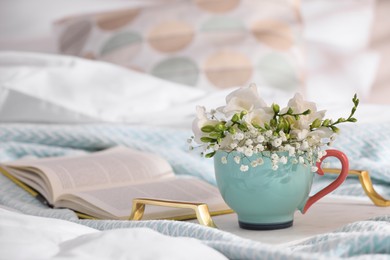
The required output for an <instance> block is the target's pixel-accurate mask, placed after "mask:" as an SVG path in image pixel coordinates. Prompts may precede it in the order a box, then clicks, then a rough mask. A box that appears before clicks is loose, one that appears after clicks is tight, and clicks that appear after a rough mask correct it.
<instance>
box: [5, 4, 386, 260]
mask: <svg viewBox="0 0 390 260" xmlns="http://www.w3.org/2000/svg"><path fill="white" fill-rule="evenodd" d="M86 2H87V1H86ZM117 2H120V1H117ZM117 2H116V4H117V6H114V7H112V6H111V8H114V9H115V8H118V7H119V6H120V7H121V8H123V3H117ZM130 2H131V1H130ZM167 2H169V1H167ZM200 2H202V1H200ZM231 2H234V1H231ZM363 2H364V4H365V5H364V6H363V7H364V8H363V10H366V9H365V8H367V7H369V6H370V3H371V2H372V1H363ZM127 4H129V3H127ZM138 5H140V3H138ZM9 6H11V3H9ZM129 6H130V8H134V3H132V4H129ZM129 6H126V8H128V7H129ZM344 7H345V8H347V7H348V6H344ZM360 7H362V6H360ZM101 8H102V9H104V8H105V6H103V5H102V6H101ZM207 8H209V7H207ZM102 9H100V10H98V8H96V7H95V8H94V9H89V10H87V11H88V12H87V13H88V15H87V16H86V17H87V18H86V19H87V20H88V21H91V20H93V19H96V17H97V16H96V12H100V11H101V10H102ZM182 10H183V9H182ZM105 11H106V10H105ZM145 12H146V16H148V15H153V14H155V11H153V9H152V10H151V11H150V10H149V11H145ZM148 12H150V13H148ZM110 13H111V10H110ZM238 14H240V13H239V12H238V13H237V15H238ZM360 14H361V13H360ZM61 15H62V16H63V15H65V14H61ZM65 16H67V17H65V18H66V19H62V20H57V22H56V24H55V26H57V33H59V34H61V32H62V33H63V32H65V31H66V30H65V29H64V28H68V27H66V26H69V24H72V23H73V22H75V21H76V22H79V21H80V16H78V15H76V16H75V17H76V18H75V20H74V19H70V20H69V17H68V14H66V15H65ZM83 17H84V16H83ZM98 17H106V16H98ZM292 17H295V18H294V19H296V16H292ZM84 18H85V17H84ZM84 18H83V19H84ZM93 21H96V20H93ZM103 21H107V20H104V19H103ZM294 21H295V20H294ZM294 21H293V22H292V24H293V26H294V27H293V28H295V29H296V28H298V32H299V23H296V22H294ZM58 26H59V27H58ZM61 26H62V27H61ZM108 26H109V27H110V26H113V25H112V23H108ZM114 26H115V23H114ZM296 26H298V27H296ZM209 29H210V28H209ZM214 29H215V28H214ZM295 29H294V30H295ZM100 33H101V32H100ZM91 35H92V36H95V37H97V36H99V34H98V33H97V32H96V31H95V33H94V34H91ZM107 35H108V34H107ZM228 36H229V37H230V38H229V39H236V38H235V35H234V34H233V35H232V34H229V35H228ZM312 36H313V35H312ZM210 37H211V36H210ZM313 37H314V36H313ZM211 38H212V40H213V41H215V39H214V38H213V37H211ZM260 38H261V37H260ZM262 39H263V38H262ZM94 40H96V38H91V39H89V41H94ZM317 40H318V39H317ZM272 42H273V41H272ZM284 43H285V42H284ZM3 44H4V42H3ZM8 44H9V42H8ZM4 46H6V47H5V48H3V49H5V50H7V49H8V50H10V49H11V50H12V49H13V48H11V47H10V45H6V44H5V45H4ZM37 46H38V47H42V45H40V44H38V45H37ZM77 46H78V45H76V47H77ZM83 46H84V47H83V48H81V49H77V48H76V47H75V46H74V45H71V47H69V48H65V47H64V48H63V49H62V53H60V54H58V53H57V54H47V53H45V54H44V53H42V50H38V49H35V50H34V49H28V48H26V47H25V46H24V48H22V47H20V50H14V51H1V52H0V122H1V124H0V162H5V161H12V160H16V159H19V158H23V157H48V156H60V155H72V154H83V153H90V152H93V151H97V150H101V149H105V148H109V147H112V146H116V145H125V146H128V147H131V148H135V149H138V150H142V151H148V152H153V153H157V154H159V155H161V156H163V157H164V158H165V159H167V160H168V161H169V163H170V164H171V165H172V167H173V169H174V171H175V173H176V174H178V175H183V176H187V175H191V176H194V177H197V178H200V179H202V180H205V181H207V182H209V183H211V184H213V185H215V184H216V183H215V177H214V170H213V164H212V160H209V159H205V158H200V157H199V156H197V155H196V154H193V153H190V152H189V151H188V147H187V145H186V140H187V138H188V137H189V136H191V134H192V133H191V123H192V120H193V119H194V116H195V107H196V105H204V106H206V107H208V108H211V107H218V106H219V105H222V104H223V103H224V99H225V96H226V95H227V94H228V93H230V92H231V90H232V88H234V86H229V85H228V84H227V83H226V81H221V80H217V79H218V77H217V76H218V75H215V74H210V73H208V72H209V71H207V70H205V71H204V72H202V73H203V74H202V73H201V75H202V76H201V77H200V78H199V79H198V81H191V80H193V77H192V76H193V74H191V73H190V74H189V75H188V78H186V79H183V78H177V77H176V76H175V75H176V74H174V73H173V74H169V73H168V75H170V77H168V78H167V77H165V76H164V75H166V74H159V73H157V72H156V71H155V70H153V69H151V70H150V71H151V72H150V73H145V72H147V70H148V69H147V68H149V67H148V66H151V65H147V64H144V63H139V62H140V60H137V59H135V60H134V62H135V63H136V62H138V63H137V64H123V63H122V62H123V60H121V59H119V60H113V59H114V58H118V56H117V55H116V52H115V48H114V49H113V50H114V51H112V52H106V53H104V55H102V56H101V57H95V59H98V60H93V59H92V60H91V59H90V58H91V57H92V56H89V55H91V50H95V49H93V47H92V45H91V43H89V44H85V45H83ZM115 46H118V45H115ZM283 46H285V45H283V43H282V45H276V48H284V47H283ZM293 46H296V44H295V43H294V44H293ZM322 46H323V47H324V45H322ZM30 47H31V46H30ZM298 47H299V46H298ZM344 47H345V46H344ZM349 47H350V46H349ZM355 47H356V46H355ZM360 47H361V46H360ZM75 48H76V49H75ZM88 48H89V49H88ZM15 49H18V48H15ZM21 50H24V51H21ZM26 50H27V51H29V52H26ZM75 50H76V51H78V52H77V53H75V52H74V51H75ZM110 50H112V49H110ZM126 50H127V51H129V50H133V49H126ZM37 51H40V52H39V53H38V52H37ZM51 51H52V52H54V51H55V50H54V49H51ZM60 51H61V50H60ZM148 51H149V52H147V54H149V55H150V54H151V53H153V51H152V50H148ZM193 51H195V50H193ZM330 51H331V50H329V49H327V52H330ZM333 51H334V52H333V54H335V53H336V52H337V51H336V50H333ZM66 52H68V53H66ZM69 52H73V53H69ZM121 53H122V54H124V55H130V54H133V52H131V51H130V52H126V51H125V52H124V53H123V52H119V54H121ZM354 53H355V54H356V56H355V57H357V56H359V55H362V56H359V57H363V56H364V57H365V59H363V58H362V59H355V60H354V62H355V63H356V64H360V65H361V66H365V67H366V68H368V69H367V71H366V74H365V75H364V77H363V75H359V74H356V71H360V69H359V68H360V66H357V67H354V68H355V69H356V70H355V71H351V74H349V75H356V77H358V76H361V77H362V78H360V79H361V80H360V81H359V82H360V85H359V86H357V87H356V88H353V87H352V85H353V84H352V83H351V82H349V84H347V85H348V87H345V88H343V89H344V91H340V93H339V95H337V96H335V94H333V93H334V92H333V93H332V91H334V90H329V92H330V93H332V94H331V95H325V94H324V93H322V92H318V93H317V92H316V91H314V88H315V85H316V82H318V81H320V79H321V78H324V77H325V76H324V75H319V74H316V73H314V72H313V73H311V75H317V76H318V77H317V78H312V79H311V81H310V82H311V83H310V84H311V85H308V86H306V87H307V88H308V89H306V90H305V92H306V94H307V95H308V96H310V97H311V98H312V99H313V100H314V101H316V102H317V105H318V107H319V108H324V109H327V110H328V112H327V115H328V116H329V117H332V118H333V117H339V116H341V115H344V114H347V113H348V112H349V110H350V104H349V103H348V102H347V103H346V102H339V101H340V100H345V98H348V101H349V98H350V97H351V95H350V94H351V93H354V92H358V93H359V95H362V96H363V99H364V97H365V95H366V96H367V95H368V94H367V93H368V92H369V91H370V87H369V86H370V85H371V83H372V77H373V73H374V71H375V69H376V68H377V63H376V61H377V60H376V56H375V55H372V56H370V55H368V54H369V53H368V52H366V50H365V49H364V48H363V49H362V48H360V49H359V47H356V48H355V49H354ZM69 54H71V55H72V56H70V55H69ZM100 54H102V53H100ZM74 55H78V56H81V57H75V56H74ZM258 55H260V56H261V55H263V54H262V53H260V54H258ZM294 55H296V54H294ZM294 55H293V56H291V55H289V56H288V57H289V59H293V61H297V60H299V57H300V56H299V55H298V56H294ZM350 55H352V52H351V53H350ZM260 56H258V57H260ZM86 57H87V58H89V59H85V58H86ZM119 57H121V56H120V55H119ZM317 57H318V56H317ZM349 57H350V56H348V58H349ZM159 58H162V57H159ZM339 58H340V59H339V60H340V61H341V60H343V59H345V60H346V59H347V57H339ZM99 59H101V60H103V61H100V60H99ZM345 60H344V61H345ZM107 61H109V63H108V62H107ZM115 62H116V63H117V64H116V65H115V64H113V63H115ZM118 62H119V63H118ZM154 62H157V63H158V59H157V58H156V60H154ZM359 62H361V63H359ZM213 64H214V63H213ZM292 64H294V66H295V67H294V68H295V70H294V71H295V72H297V71H298V72H302V71H300V69H301V68H302V67H301V64H300V63H292ZM340 64H343V65H342V66H341V65H340V66H341V67H343V66H347V65H346V63H345V62H340ZM135 65H137V66H135ZM140 65H144V67H143V68H140ZM214 65H215V64H214ZM217 65H221V64H217ZM243 65H245V64H243ZM129 67H130V69H129ZM244 67H245V66H244ZM189 68H191V67H189ZM261 68H262V69H264V67H261ZM317 68H318V67H317ZM139 70H142V72H139ZM153 71H154V72H156V73H155V74H153ZM263 71H264V70H263ZM320 71H322V70H320V69H319V68H318V71H317V72H318V73H319V72H320ZM190 72H191V70H190ZM241 72H242V73H240V74H239V76H238V77H237V78H238V79H237V81H236V82H238V83H239V82H240V80H242V79H243V78H242V75H246V74H245V72H246V70H245V69H243V70H241ZM210 75H211V76H210ZM252 75H253V78H252V80H256V79H258V80H259V81H260V82H261V84H259V92H260V93H261V96H262V97H263V98H264V99H265V100H266V101H267V102H269V103H272V102H277V103H280V104H286V102H287V100H288V99H289V98H290V97H291V93H293V92H295V91H298V90H299V88H300V87H301V84H299V83H300V82H301V81H300V80H301V78H300V77H290V76H291V74H288V75H290V76H286V77H285V78H284V80H283V81H275V79H274V77H268V76H265V75H260V74H257V73H254V74H252ZM297 75H301V74H300V73H297ZM327 76H328V77H329V78H332V77H331V76H332V75H330V74H327ZM333 76H334V77H333V79H334V80H335V81H333V84H336V83H337V82H338V83H340V84H341V81H337V80H336V79H339V77H338V76H337V75H334V74H333ZM260 79H261V80H260ZM207 80H209V81H207ZM246 80H248V79H246ZM286 80H289V81H287V82H290V83H294V84H296V85H294V84H291V85H292V86H293V87H292V88H291V89H283V88H282V87H272V88H271V87H269V85H268V84H267V83H270V82H273V83H274V84H275V85H276V86H283V82H284V83H285V82H286ZM291 80H292V81H291ZM206 83H207V84H206ZM330 83H332V82H330ZM353 83H355V82H354V81H353ZM191 84H192V85H191ZM215 86H216V88H215ZM310 86H311V87H310ZM91 93H93V95H91ZM335 97H336V98H335ZM389 109H390V107H389V105H386V104H384V105H379V104H373V103H367V102H364V101H363V102H362V104H360V105H359V110H358V112H357V115H356V117H357V118H358V120H359V122H358V123H357V124H356V125H351V126H349V125H345V126H344V127H342V129H341V134H340V136H339V137H338V139H337V141H336V142H335V145H334V147H335V148H337V149H340V150H342V151H344V152H345V153H346V154H347V155H348V157H349V159H350V163H351V168H352V169H359V170H368V171H369V172H370V176H371V178H372V181H373V183H374V187H375V190H376V191H377V192H378V193H379V194H381V195H382V196H383V197H384V198H386V199H389V198H390V188H389V187H390V173H389V171H388V170H387V169H389V168H390V163H389V160H388V158H389V156H390V148H389V147H390V137H389V136H390V115H389V114H388V113H387V112H388V111H389ZM331 166H333V167H338V165H337V164H332V165H331ZM333 178H334V176H333V175H326V176H325V177H322V178H318V179H316V180H315V185H314V187H313V190H317V189H320V187H322V186H323V185H324V184H325V183H328V182H330V181H331V180H332V179H333ZM0 187H1V188H0V259H117V258H118V259H121V258H123V259H150V258H153V259H263V258H269V259H279V258H280V259H285V258H287V259H323V258H328V259H329V258H331V259H337V258H351V259H365V258H375V259H388V258H389V257H390V208H385V209H388V210H387V211H385V213H384V214H380V215H377V216H375V217H373V218H370V219H365V218H362V219H360V220H359V221H355V222H351V223H348V224H347V225H344V226H340V227H338V228H336V229H334V230H332V231H330V232H325V233H321V234H317V235H315V236H310V237H307V238H304V239H300V240H299V241H298V240H297V241H292V242H291V243H280V244H278V245H271V244H268V243H263V242H258V241H255V240H253V239H246V238H243V237H242V236H239V235H235V234H232V233H231V232H227V231H223V230H220V229H215V228H209V227H205V226H201V225H199V224H196V223H193V222H182V221H180V222H179V221H168V220H152V221H113V220H87V219H79V218H78V217H77V215H76V214H75V213H74V212H72V211H71V210H67V209H51V208H48V207H47V206H45V205H44V204H42V203H41V202H40V201H39V200H37V199H35V198H34V197H32V196H30V194H28V193H27V192H25V191H24V190H22V189H21V188H19V187H18V186H17V185H15V184H14V183H13V182H11V181H10V180H9V179H7V178H6V177H4V176H2V175H0ZM333 194H334V195H337V196H339V197H342V198H351V197H353V198H356V199H362V198H366V194H365V193H364V190H363V189H362V186H361V184H360V183H359V180H358V179H357V178H354V177H350V178H348V179H347V181H346V182H345V183H344V184H343V185H342V186H341V187H340V188H339V189H337V190H336V191H335V192H334V193H333ZM372 207H376V206H374V205H373V204H372ZM356 214H357V215H358V214H359V213H358V212H356ZM301 224H302V225H304V223H301ZM264 234H265V235H266V233H264Z"/></svg>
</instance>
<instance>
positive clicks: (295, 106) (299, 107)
mask: <svg viewBox="0 0 390 260" xmlns="http://www.w3.org/2000/svg"><path fill="white" fill-rule="evenodd" d="M288 108H291V109H292V110H293V112H294V113H303V112H305V111H306V110H308V109H310V111H311V113H310V114H308V115H302V116H300V117H299V120H296V119H294V118H292V117H291V118H290V119H291V121H292V122H293V124H292V128H293V129H310V124H311V123H312V122H313V121H314V120H316V119H317V118H318V119H320V120H322V119H323V118H324V116H325V112H326V111H325V110H321V111H317V106H316V104H315V103H314V102H308V101H305V100H303V96H302V95H301V94H298V93H297V94H295V96H294V97H293V98H292V99H290V100H289V102H288V105H287V108H284V109H283V110H282V113H285V112H287V110H288Z"/></svg>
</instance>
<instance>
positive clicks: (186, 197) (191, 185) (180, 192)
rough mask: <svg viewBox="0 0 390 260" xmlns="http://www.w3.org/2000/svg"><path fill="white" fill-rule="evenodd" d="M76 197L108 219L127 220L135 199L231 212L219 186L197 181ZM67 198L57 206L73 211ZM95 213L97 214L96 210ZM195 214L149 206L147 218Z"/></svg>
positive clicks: (175, 180)
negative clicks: (186, 204) (171, 201)
mask: <svg viewBox="0 0 390 260" xmlns="http://www.w3.org/2000/svg"><path fill="white" fill-rule="evenodd" d="M74 195H76V196H77V197H78V198H80V199H81V200H83V201H84V202H83V203H80V201H77V202H78V203H77V204H83V205H85V206H86V208H88V207H89V208H90V209H92V208H94V206H93V205H95V206H96V207H98V208H100V215H99V214H93V215H95V216H98V217H99V218H108V219H109V218H118V219H128V218H129V216H130V213H131V207H132V200H133V199H134V198H154V199H162V200H174V201H186V202H200V203H207V204H208V206H209V209H210V211H213V210H225V209H229V208H228V206H227V205H226V204H225V203H224V201H223V199H222V197H221V195H220V193H219V191H218V189H217V188H216V187H214V186H212V185H210V184H208V183H206V182H204V181H201V180H198V179H195V178H167V179H162V180H159V181H152V182H148V183H142V184H138V185H123V186H121V187H116V188H108V189H102V190H94V191H92V190H91V191H85V192H78V193H75V194H74ZM64 199H66V200H68V202H67V201H65V200H64V201H63V200H61V201H59V203H58V205H61V206H66V207H70V208H72V207H73V206H74V205H70V204H69V201H70V200H72V199H71V198H69V197H66V198H64ZM73 199H75V198H73ZM76 200H77V199H76ZM85 202H87V203H85ZM79 211H83V210H79ZM94 211H95V212H97V210H94ZM107 212H110V213H111V214H112V215H110V214H108V213H107ZM106 213H107V214H106ZM193 213H194V212H193V211H191V210H188V209H175V208H167V207H160V206H151V205H148V206H146V210H145V217H144V219H157V218H170V217H174V216H176V215H180V214H184V215H185V214H187V215H188V214H193Z"/></svg>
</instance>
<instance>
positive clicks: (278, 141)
mask: <svg viewBox="0 0 390 260" xmlns="http://www.w3.org/2000/svg"><path fill="white" fill-rule="evenodd" d="M281 145H282V138H276V139H274V140H273V141H272V146H273V147H275V148H278V147H279V146H281Z"/></svg>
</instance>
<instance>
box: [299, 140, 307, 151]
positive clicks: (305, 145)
mask: <svg viewBox="0 0 390 260" xmlns="http://www.w3.org/2000/svg"><path fill="white" fill-rule="evenodd" d="M300 149H301V150H307V149H309V143H308V142H307V141H306V140H305V141H303V142H302V145H301V147H300Z"/></svg>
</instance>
